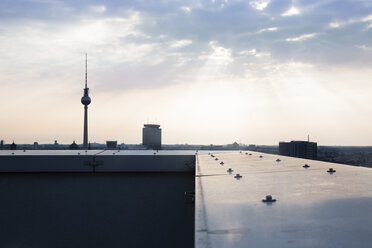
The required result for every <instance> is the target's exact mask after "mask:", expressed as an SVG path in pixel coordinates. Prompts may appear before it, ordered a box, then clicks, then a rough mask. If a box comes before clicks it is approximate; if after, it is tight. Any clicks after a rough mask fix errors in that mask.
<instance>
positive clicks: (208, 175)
mask: <svg viewBox="0 0 372 248" xmlns="http://www.w3.org/2000/svg"><path fill="white" fill-rule="evenodd" d="M0 172H1V173H0V180H1V182H2V187H1V188H0V196H1V198H2V205H1V206H2V207H1V209H2V212H3V213H5V214H0V221H1V223H2V224H3V225H4V226H6V227H7V228H6V229H4V230H3V231H2V232H1V233H0V246H1V247H8V246H11V244H14V242H15V241H17V242H21V243H23V244H28V245H29V246H34V247H41V248H43V247H50V246H51V245H52V246H53V247H67V246H68V247H87V246H89V247H91V248H96V247H97V248H98V247H106V246H108V247H149V246H153V247H158V246H159V247H174V246H177V247H192V246H193V245H194V247H197V248H204V247H209V248H220V247H247V246H252V247H264V248H265V247H270V248H272V247H290V246H293V247H320V248H322V247H330V248H333V247H337V248H338V247H362V248H363V247H369V246H370V243H371V241H372V238H371V237H372V221H371V220H372V215H371V213H372V190H371V189H372V181H371V180H370V178H371V177H372V170H371V169H369V168H362V167H355V166H347V165H341V164H335V163H326V162H321V161H315V160H307V159H301V158H292V157H285V156H278V155H269V154H263V153H258V152H253V151H249V152H240V151H198V152H195V151H164V150H160V151H158V152H156V151H152V150H142V151H128V150H126V151H123V150H120V151H119V150H87V151H81V150H80V151H56V150H54V151H45V150H44V151H41V150H33V151H24V150H15V151H11V150H1V151H0ZM35 172H38V173H35ZM40 172H43V173H40ZM30 196H32V197H31V198H30ZM194 204H195V205H194ZM30 227H32V228H30ZM194 227H195V228H194ZM143 237H146V239H144V238H143ZM175 244H176V245H175Z"/></svg>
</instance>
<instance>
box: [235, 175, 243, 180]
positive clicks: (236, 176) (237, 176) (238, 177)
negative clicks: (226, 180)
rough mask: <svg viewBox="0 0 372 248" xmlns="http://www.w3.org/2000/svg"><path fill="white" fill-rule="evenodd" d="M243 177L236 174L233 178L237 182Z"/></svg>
mask: <svg viewBox="0 0 372 248" xmlns="http://www.w3.org/2000/svg"><path fill="white" fill-rule="evenodd" d="M242 177H243V176H241V175H240V174H236V175H235V176H234V178H236V179H237V180H239V179H240V178H242Z"/></svg>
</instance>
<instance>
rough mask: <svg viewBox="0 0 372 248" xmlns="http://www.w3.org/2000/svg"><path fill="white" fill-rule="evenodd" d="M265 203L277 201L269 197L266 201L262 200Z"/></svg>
mask: <svg viewBox="0 0 372 248" xmlns="http://www.w3.org/2000/svg"><path fill="white" fill-rule="evenodd" d="M262 201H263V202H276V199H273V197H272V196H271V195H267V196H266V198H265V199H263V200H262Z"/></svg>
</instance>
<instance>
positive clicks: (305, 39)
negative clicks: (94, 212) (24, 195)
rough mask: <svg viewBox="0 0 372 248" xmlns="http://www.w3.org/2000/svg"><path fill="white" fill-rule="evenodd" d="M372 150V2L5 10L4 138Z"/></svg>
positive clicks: (1, 57)
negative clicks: (158, 137)
mask: <svg viewBox="0 0 372 248" xmlns="http://www.w3.org/2000/svg"><path fill="white" fill-rule="evenodd" d="M85 53H88V86H89V88H90V97H91V99H92V103H91V104H90V105H89V140H90V141H91V142H100V143H103V142H105V141H106V140H117V141H118V142H119V143H122V142H123V143H130V144H139V143H141V142H142V127H143V124H145V123H158V124H160V125H161V127H162V133H163V136H162V138H163V143H165V144H228V143H233V142H234V141H237V142H241V143H245V144H260V145H263V144H266V145H272V144H278V142H279V141H290V140H306V139H307V135H310V140H312V141H316V142H318V144H319V145H372V125H371V123H372V104H371V103H372V98H371V96H372V1H370V0H312V1H308V0H303V1H299V0H297V1H295V0H293V1H286V0H252V1H249V0H246V1H242V0H206V1H199V0H187V1H182V0H173V1H167V0H138V1H129V0H128V1H119V0H108V1H96V0H80V1H75V0H71V1H60V0H1V1H0V99H1V105H0V139H4V140H5V142H6V143H10V142H12V141H13V140H14V141H15V142H16V143H32V142H34V141H37V142H39V143H53V142H54V140H58V142H59V143H66V144H69V143H72V141H73V140H76V142H77V143H82V138H83V137H82V136H83V105H82V104H81V102H80V99H81V97H82V95H83V87H84V73H85V72H84V70H85V65H84V63H85Z"/></svg>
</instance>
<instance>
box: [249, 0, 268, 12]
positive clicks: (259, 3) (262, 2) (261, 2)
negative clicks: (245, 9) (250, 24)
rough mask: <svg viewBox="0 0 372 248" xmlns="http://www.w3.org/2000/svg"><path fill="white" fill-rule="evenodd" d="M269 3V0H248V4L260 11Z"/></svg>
mask: <svg viewBox="0 0 372 248" xmlns="http://www.w3.org/2000/svg"><path fill="white" fill-rule="evenodd" d="M269 3H270V1H269V0H256V1H250V2H249V5H250V6H251V7H252V8H254V9H256V10H259V11H262V10H264V9H265V8H266V7H267V6H268V5H269Z"/></svg>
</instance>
